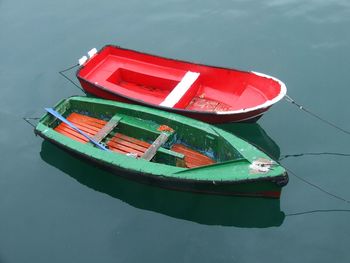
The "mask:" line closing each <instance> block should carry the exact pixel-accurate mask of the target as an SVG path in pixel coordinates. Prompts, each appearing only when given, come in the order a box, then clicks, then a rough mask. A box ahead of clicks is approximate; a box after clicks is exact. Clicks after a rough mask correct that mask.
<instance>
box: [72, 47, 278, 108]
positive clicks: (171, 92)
mask: <svg viewBox="0 0 350 263" xmlns="http://www.w3.org/2000/svg"><path fill="white" fill-rule="evenodd" d="M77 76H78V78H80V79H83V80H86V81H88V82H90V83H92V84H93V85H98V86H101V87H103V88H104V89H107V90H109V91H110V92H112V93H116V94H118V95H120V96H123V97H127V98H131V99H133V100H138V101H142V102H143V103H146V104H153V105H159V106H162V107H170V108H176V109H183V110H191V111H205V112H225V111H235V110H242V109H244V108H250V107H257V106H259V105H261V104H263V103H265V102H266V101H268V100H271V99H273V98H275V97H276V96H277V95H278V94H279V93H280V91H281V87H280V83H278V82H277V81H275V80H273V79H271V78H266V77H262V76H258V75H256V74H253V73H251V72H243V71H238V70H232V69H226V68H218V67H210V66H205V65H199V64H194V63H189V62H183V61H178V60H173V59H167V58H162V57H157V56H153V55H149V54H145V53H140V52H137V51H133V50H126V49H122V48H118V47H114V46H106V47H105V48H103V49H102V50H101V51H100V52H99V53H97V54H96V55H95V56H93V57H92V58H91V59H90V60H89V61H88V62H87V63H86V65H84V67H82V68H81V69H80V70H79V71H78V73H77Z"/></svg>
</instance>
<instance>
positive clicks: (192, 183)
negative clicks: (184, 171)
mask: <svg viewBox="0 0 350 263" xmlns="http://www.w3.org/2000/svg"><path fill="white" fill-rule="evenodd" d="M35 134H36V135H39V136H40V137H42V138H43V139H45V140H46V141H48V142H50V143H52V144H54V145H56V146H57V147H59V148H61V149H63V150H64V151H66V152H67V153H69V154H71V155H73V156H75V157H76V158H79V159H82V160H84V161H87V162H89V163H93V164H95V165H97V166H99V167H100V168H103V169H106V170H108V171H110V172H112V173H113V174H115V175H116V176H120V177H123V178H125V179H128V180H133V181H136V182H139V183H143V184H147V185H152V186H157V187H162V188H165V189H170V190H175V191H185V192H193V193H199V194H213V195H227V196H244V197H262V198H280V196H281V191H282V187H283V186H284V185H286V184H287V183H288V175H287V174H286V173H285V174H283V175H281V176H280V177H278V178H275V180H276V181H278V183H276V182H272V181H271V180H264V179H261V180H249V181H248V180H246V181H241V182H229V183H227V182H226V183H220V182H208V181H203V182H200V181H198V180H180V179H169V178H165V177H159V176H154V175H152V174H147V173H139V172H136V171H135V170H127V169H123V168H122V167H120V166H114V165H111V164H110V163H106V162H101V161H99V160H97V159H95V158H92V157H91V156H89V155H85V154H82V153H81V152H79V151H76V150H74V149H73V148H71V147H68V146H67V145H64V144H61V143H59V142H58V141H56V140H52V139H51V138H49V137H47V136H45V134H44V133H42V132H40V131H35Z"/></svg>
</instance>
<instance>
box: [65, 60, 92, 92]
mask: <svg viewBox="0 0 350 263" xmlns="http://www.w3.org/2000/svg"><path fill="white" fill-rule="evenodd" d="M78 66H79V64H75V65H73V66H71V67H69V68H66V69H64V70H61V71H59V72H58V73H59V74H60V75H61V76H63V77H64V78H65V79H66V80H68V81H69V82H70V83H72V84H73V85H74V86H75V87H77V88H78V89H79V90H81V91H82V92H84V93H85V94H86V92H85V91H84V90H83V89H82V88H81V87H79V85H78V84H76V83H75V82H74V81H73V80H72V79H70V78H69V77H68V76H67V75H66V74H64V72H66V71H69V70H71V69H73V68H75V67H78Z"/></svg>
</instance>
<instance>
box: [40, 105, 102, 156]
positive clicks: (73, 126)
mask: <svg viewBox="0 0 350 263" xmlns="http://www.w3.org/2000/svg"><path fill="white" fill-rule="evenodd" d="M45 110H46V111H47V112H48V113H50V114H51V115H53V116H55V117H56V118H57V119H59V120H60V121H62V122H64V123H65V124H67V125H68V126H69V127H71V128H72V129H74V130H75V131H77V132H79V133H80V134H81V135H83V136H84V137H85V138H86V139H88V140H89V141H90V142H92V143H93V144H94V145H96V146H97V147H98V148H100V149H102V150H105V151H108V149H107V148H106V147H105V146H103V145H102V144H100V143H98V142H97V141H95V140H94V139H93V138H91V137H90V136H89V135H87V134H86V133H85V132H83V131H82V130H80V129H79V128H78V127H76V126H75V125H74V124H73V123H71V122H70V121H68V120H67V119H66V118H64V117H63V116H62V115H61V114H59V113H58V112H57V111H55V110H54V109H52V108H45Z"/></svg>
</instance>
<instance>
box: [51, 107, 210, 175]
mask: <svg viewBox="0 0 350 263" xmlns="http://www.w3.org/2000/svg"><path fill="white" fill-rule="evenodd" d="M67 120H68V121H70V122H71V123H73V124H74V125H75V126H76V127H77V128H79V129H80V130H82V131H83V132H85V133H86V134H87V135H89V136H91V137H93V136H94V135H96V133H97V132H98V131H99V130H100V129H102V127H103V126H104V125H105V124H106V123H107V122H106V121H104V120H100V119H97V118H93V117H89V116H86V115H82V114H78V113H72V114H70V115H69V116H68V117H67ZM166 127H167V126H166ZM167 128H169V127H167ZM163 129H165V128H164V127H163ZM55 131H57V132H59V133H61V134H63V135H65V136H67V137H69V138H71V139H73V140H76V141H78V142H82V143H87V142H88V139H86V138H85V137H84V136H83V135H81V134H80V133H78V132H77V131H75V130H74V129H72V128H71V127H69V126H68V125H67V124H65V123H63V122H62V123H60V124H59V125H58V126H57V127H56V128H55ZM150 145H151V144H149V143H148V142H145V141H142V140H139V139H136V138H133V137H130V136H127V135H124V134H121V133H116V134H115V135H114V136H113V137H112V138H111V139H110V140H108V142H107V146H108V148H109V149H110V150H112V151H115V152H118V153H122V154H128V153H134V154H137V156H138V157H141V156H142V155H143V154H144V153H145V151H146V150H147V149H148V147H149V146H150ZM171 150H172V151H174V152H178V153H181V154H183V155H185V165H186V167H188V168H193V167H198V166H202V165H208V164H212V163H214V161H213V160H212V159H210V158H209V157H207V156H205V155H203V154H201V153H199V152H197V151H195V150H192V149H189V148H188V147H185V146H184V145H181V144H175V145H174V146H173V147H172V149H171Z"/></svg>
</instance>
